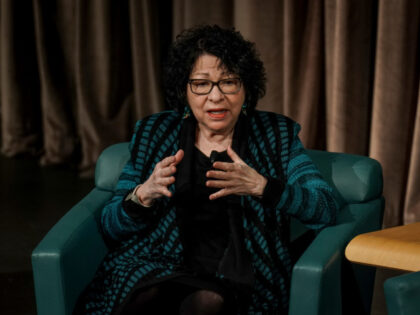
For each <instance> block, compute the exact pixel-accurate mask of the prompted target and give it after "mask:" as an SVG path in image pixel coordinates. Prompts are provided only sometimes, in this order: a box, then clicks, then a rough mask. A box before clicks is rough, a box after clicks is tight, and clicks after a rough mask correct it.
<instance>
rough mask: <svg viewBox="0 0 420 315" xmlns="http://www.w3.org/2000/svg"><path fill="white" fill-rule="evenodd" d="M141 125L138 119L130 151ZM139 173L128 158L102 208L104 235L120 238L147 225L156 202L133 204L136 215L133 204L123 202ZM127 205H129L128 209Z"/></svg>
mask: <svg viewBox="0 0 420 315" xmlns="http://www.w3.org/2000/svg"><path fill="white" fill-rule="evenodd" d="M141 125H142V121H138V122H137V124H136V126H135V129H134V135H133V137H132V139H131V142H130V145H129V150H130V152H132V150H133V148H134V145H135V143H136V137H139V136H140V134H141V133H140V132H139V129H140V128H141ZM140 175H141V173H140V171H139V170H138V169H136V168H135V166H134V162H133V160H132V159H130V160H129V161H128V162H127V163H126V165H125V166H124V168H123V170H122V172H121V175H120V178H119V180H118V183H117V186H116V189H115V193H114V195H113V197H112V198H111V199H110V200H109V201H108V203H107V204H106V205H105V207H104V209H103V210H102V214H101V228H102V232H103V234H104V235H105V237H108V238H111V239H113V240H121V239H124V238H125V237H126V236H127V235H129V234H132V233H134V232H139V231H141V230H144V229H145V228H147V226H148V225H149V223H150V220H151V218H152V217H153V214H154V211H155V210H156V203H155V205H154V206H153V207H150V208H145V207H141V206H137V205H135V206H136V207H137V208H138V211H137V213H136V215H133V211H135V210H133V206H132V205H130V204H129V203H127V202H124V200H125V197H126V196H127V195H128V193H130V192H131V191H132V190H133V189H134V188H135V187H136V186H137V185H138V184H140ZM128 206H130V207H129V209H128V208H127V207H128ZM135 212H136V211H135Z"/></svg>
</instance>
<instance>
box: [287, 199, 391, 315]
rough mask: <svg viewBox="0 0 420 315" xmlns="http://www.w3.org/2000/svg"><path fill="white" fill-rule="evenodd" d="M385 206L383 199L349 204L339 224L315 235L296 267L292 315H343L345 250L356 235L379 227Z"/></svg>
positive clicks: (291, 302)
mask: <svg viewBox="0 0 420 315" xmlns="http://www.w3.org/2000/svg"><path fill="white" fill-rule="evenodd" d="M383 203H384V201H383V199H382V198H381V199H376V200H373V201H370V202H366V203H361V204H350V205H348V206H346V207H345V208H343V209H342V210H341V211H340V214H339V216H338V222H337V225H335V226H331V227H327V228H325V229H323V230H322V231H321V232H320V233H319V234H318V235H317V236H316V238H315V239H314V241H313V242H312V243H311V245H310V246H309V247H308V248H307V249H306V250H305V252H304V253H303V254H302V256H301V257H300V258H299V260H298V261H297V262H296V264H295V266H294V267H293V272H292V283H291V294H290V305H289V314H290V315H311V314H314V315H315V314H322V315H328V314H332V315H339V314H341V312H342V299H341V289H342V288H341V277H342V274H341V265H342V258H343V256H344V249H345V247H346V245H347V244H348V242H349V241H350V240H351V239H352V238H353V237H354V236H355V235H357V234H360V233H365V232H368V231H372V230H376V229H379V228H380V226H381V222H382V213H383ZM372 285H373V281H372ZM369 307H370V305H369Z"/></svg>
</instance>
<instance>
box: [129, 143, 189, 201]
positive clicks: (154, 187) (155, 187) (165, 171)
mask: <svg viewBox="0 0 420 315" xmlns="http://www.w3.org/2000/svg"><path fill="white" fill-rule="evenodd" d="M183 157H184V151H183V150H178V152H177V153H176V154H175V155H171V156H168V157H166V158H164V159H163V160H162V161H160V162H159V163H157V164H156V166H155V168H154V170H153V173H152V174H151V175H150V177H149V178H148V180H146V181H145V182H144V183H143V185H141V186H140V187H139V188H138V189H137V191H136V195H137V197H138V198H139V200H140V201H141V202H142V203H143V204H144V205H145V206H151V205H152V204H153V201H154V200H155V199H157V198H160V197H162V196H166V197H172V193H171V192H170V191H169V189H168V186H169V185H171V184H173V183H174V182H175V176H173V175H174V174H175V172H176V165H177V164H179V162H181V160H182V158H183Z"/></svg>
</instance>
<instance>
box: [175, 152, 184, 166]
mask: <svg viewBox="0 0 420 315" xmlns="http://www.w3.org/2000/svg"><path fill="white" fill-rule="evenodd" d="M174 157H175V161H174V162H172V165H177V164H179V162H181V161H182V158H183V157H184V150H178V152H177V153H176V154H175V155H174Z"/></svg>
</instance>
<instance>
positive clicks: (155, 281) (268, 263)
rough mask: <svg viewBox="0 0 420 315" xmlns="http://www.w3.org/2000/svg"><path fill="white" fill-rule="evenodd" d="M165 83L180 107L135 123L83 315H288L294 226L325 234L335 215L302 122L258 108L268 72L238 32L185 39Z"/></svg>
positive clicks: (192, 32) (197, 31)
mask: <svg viewBox="0 0 420 315" xmlns="http://www.w3.org/2000/svg"><path fill="white" fill-rule="evenodd" d="M164 78H165V81H166V84H165V92H166V96H167V102H168V104H169V105H170V106H171V107H173V109H174V110H173V111H166V112H162V113H158V114H154V115H151V116H149V117H146V118H144V119H142V120H140V121H138V122H137V124H136V127H135V131H134V135H133V138H132V140H131V143H130V151H131V159H130V161H129V162H128V163H127V164H126V165H125V167H124V169H123V171H122V174H121V177H120V179H119V182H118V185H117V188H116V192H115V195H114V196H113V198H112V199H111V200H110V201H109V202H108V204H107V205H106V206H105V208H104V209H103V212H102V217H101V224H102V231H103V235H104V237H105V239H106V240H108V241H109V244H110V252H109V253H108V254H107V256H106V257H105V259H104V261H103V263H102V264H101V266H100V268H99V269H98V271H97V273H96V276H95V278H94V279H93V281H92V282H91V283H90V285H89V286H88V287H87V289H86V290H85V292H84V293H83V295H82V296H81V298H80V299H79V303H78V306H77V309H76V313H82V314H255V313H258V314H261V313H264V314H287V310H288V298H289V286H290V276H291V268H292V266H291V258H290V253H289V248H288V246H289V239H288V238H289V218H290V216H294V217H296V218H298V219H299V220H300V221H302V222H303V223H304V224H306V225H307V226H308V227H310V228H312V229H321V228H323V227H325V226H327V225H330V224H333V223H334V220H335V217H336V212H337V204H336V202H335V200H334V198H333V195H332V190H331V188H330V187H329V186H328V184H327V183H326V182H325V181H324V180H323V179H322V178H321V175H320V173H319V171H318V170H317V169H316V167H315V166H314V164H313V162H312V161H311V160H310V158H309V157H308V156H307V155H306V154H305V150H304V148H303V146H302V144H301V142H300V140H299V138H298V132H299V129H300V127H299V125H298V124H297V123H295V122H293V121H292V120H291V119H289V118H287V117H285V116H282V115H279V114H274V113H270V112H262V111H257V110H256V109H255V107H256V105H257V102H258V100H259V99H260V98H261V97H262V96H263V95H264V93H265V82H266V80H265V70H264V67H263V64H262V62H261V60H260V59H259V57H258V55H257V53H256V50H255V46H254V44H253V43H251V42H249V41H247V40H244V39H243V37H242V36H241V34H240V33H239V32H237V31H234V30H232V29H223V28H220V27H218V26H200V27H195V28H191V29H188V30H185V31H184V32H182V33H181V34H180V35H179V36H178V37H177V38H176V41H175V42H174V44H173V46H172V48H171V50H170V54H169V61H168V64H167V67H166V73H165V77H164Z"/></svg>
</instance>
